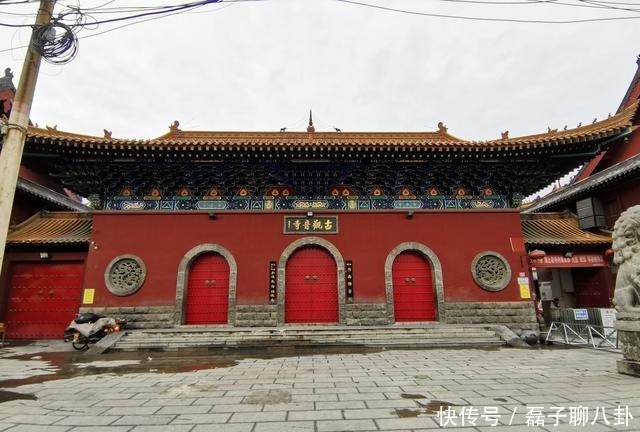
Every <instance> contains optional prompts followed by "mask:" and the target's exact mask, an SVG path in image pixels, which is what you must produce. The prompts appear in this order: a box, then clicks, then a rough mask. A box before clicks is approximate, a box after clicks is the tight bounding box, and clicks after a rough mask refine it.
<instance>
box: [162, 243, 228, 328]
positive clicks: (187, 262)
mask: <svg viewBox="0 0 640 432" xmlns="http://www.w3.org/2000/svg"><path fill="white" fill-rule="evenodd" d="M209 252H214V253H217V254H220V255H222V256H223V257H224V259H226V260H227V264H229V309H228V311H227V325H230V326H233V325H235V322H236V284H237V280H238V266H237V264H236V260H235V258H234V257H233V255H232V254H231V252H229V250H228V249H226V248H224V247H222V246H220V245H218V244H213V243H205V244H201V245H198V246H196V247H194V248H192V249H191V250H189V251H188V252H187V253H186V254H184V256H183V257H182V260H180V265H179V266H178V281H177V283H176V313H175V320H174V323H175V325H184V308H185V302H186V295H185V294H186V293H187V287H188V285H189V269H190V268H191V264H192V263H193V261H194V260H195V259H196V258H197V257H199V256H200V255H202V254H204V253H209Z"/></svg>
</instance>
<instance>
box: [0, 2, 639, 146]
mask: <svg viewBox="0 0 640 432" xmlns="http://www.w3.org/2000/svg"><path fill="white" fill-rule="evenodd" d="M179 1H180V0H175V1H171V2H160V1H156V2H153V3H152V2H150V1H148V0H147V1H146V2H145V1H137V0H116V1H114V2H111V3H110V4H109V5H108V6H107V7H114V6H125V5H127V6H129V5H133V4H137V5H141V4H145V5H149V4H163V3H164V4H166V3H172V4H173V3H176V4H177V3H178V2H179ZM504 1H506V0H504ZM515 1H518V0H515ZM522 1H523V2H525V3H526V4H521V5H515V4H501V5H496V4H481V5H474V4H471V3H456V2H452V1H441V0H440V1H439V0H396V1H391V0H387V1H381V0H377V1H376V0H370V1H368V3H369V4H374V5H385V6H389V7H393V8H400V9H405V10H409V11H412V12H422V13H432V14H433V13H436V14H448V15H464V16H471V17H486V18H517V19H542V20H573V19H583V18H605V17H621V16H624V17H640V2H638V6H637V7H636V6H633V7H635V8H636V9H637V10H638V12H624V13H622V12H619V11H615V10H610V9H601V8H600V9H594V8H586V7H576V6H562V5H560V4H558V3H552V4H549V3H547V4H541V3H537V2H533V1H527V0H522ZM562 1H563V2H567V3H571V4H574V5H576V4H578V5H583V6H584V5H589V3H587V0H582V1H575V0H562ZM609 1H615V0H609ZM619 1H626V2H627V3H629V2H631V1H637V0H619ZM61 3H64V4H69V3H70V2H68V1H62V2H59V4H58V5H57V6H56V12H60V11H61V10H62V9H64V7H63V5H62V4H61ZM79 3H80V6H81V7H83V8H86V7H90V6H91V7H94V6H99V5H101V4H104V3H107V0H93V1H89V0H79ZM607 4H608V5H611V4H610V3H607ZM625 7H632V6H629V5H626V6H625ZM36 8H37V3H31V4H28V5H26V6H18V5H8V4H5V5H2V3H0V21H2V22H5V23H14V24H16V23H32V22H33V18H32V17H30V16H17V15H9V14H7V12H9V13H12V14H13V13H28V12H31V13H33V12H35V10H36ZM113 27H114V26H108V25H101V26H100V27H98V28H97V29H93V30H92V29H83V30H82V31H81V32H80V33H79V36H80V37H81V39H80V41H79V51H78V55H77V57H76V58H75V59H74V60H73V61H72V62H70V63H69V64H67V65H63V66H56V65H50V64H48V63H44V62H43V66H42V69H41V72H40V77H39V80H38V86H37V89H36V95H35V101H34V104H33V108H32V111H31V118H32V120H33V121H34V122H36V123H38V125H39V126H40V127H43V126H45V125H49V126H53V125H57V127H58V130H65V131H71V132H76V133H83V134H89V135H97V136H102V133H103V132H102V131H103V129H107V130H110V131H112V132H113V137H114V138H153V137H157V136H160V135H162V134H164V133H166V132H167V131H168V127H169V125H170V124H171V122H172V121H173V120H179V121H180V128H181V129H183V130H216V131H230V130H239V131H278V130H279V129H280V128H282V127H287V128H288V129H287V130H289V131H302V130H304V129H305V127H306V124H307V119H308V113H309V110H310V109H312V110H313V118H314V123H315V125H316V130H317V131H333V128H334V127H338V128H341V129H342V131H345V132H346V131H433V130H436V129H437V127H436V125H437V123H438V122H439V121H442V122H444V123H445V124H446V125H447V126H448V128H449V132H450V133H451V134H453V135H455V136H458V137H460V138H465V139H475V140H484V139H494V138H499V137H500V132H502V131H505V130H509V131H510V136H511V137H514V136H520V135H527V134H532V133H540V132H546V130H547V127H548V126H550V127H552V128H562V127H564V125H568V126H569V127H575V126H576V125H577V124H578V123H579V122H582V123H585V124H586V123H590V122H591V121H593V119H594V118H595V117H598V118H605V117H606V116H607V114H608V113H614V112H615V111H616V110H617V108H618V105H619V104H620V101H621V99H622V98H623V96H624V94H625V91H626V90H627V88H628V86H629V84H630V81H631V79H632V77H633V75H634V73H635V71H636V68H637V65H636V57H637V55H638V54H640V19H627V20H620V21H607V22H589V23H581V24H524V23H506V22H495V21H494V22H482V21H471V20H459V19H451V18H436V17H427V16H420V15H415V14H407V13H399V12H393V11H389V10H382V9H375V8H370V7H365V6H362V5H356V4H352V3H345V2H340V1H336V0H265V1H244V2H236V3H230V4H222V5H220V4H218V5H210V6H206V7H203V8H201V9H199V10H198V12H191V13H184V14H180V15H175V16H171V17H167V18H164V19H159V20H153V21H149V22H145V23H141V24H137V25H132V26H129V27H126V28H122V29H118V30H114V31H112V32H109V33H106V34H102V35H98V36H95V37H90V38H86V39H82V38H83V37H86V36H91V35H93V34H95V33H97V32H100V31H104V30H107V29H110V28H113ZM28 37H29V30H28V29H15V28H7V27H0V41H2V45H0V49H5V50H6V49H8V48H12V47H20V46H22V45H24V43H25V42H26V41H27V40H28ZM23 57H24V49H23V48H15V49H13V50H9V51H5V52H2V53H0V59H1V61H0V66H2V68H4V67H11V68H12V69H13V71H14V73H15V78H14V82H15V84H16V85H17V84H18V78H19V74H20V71H21V68H22V59H23Z"/></svg>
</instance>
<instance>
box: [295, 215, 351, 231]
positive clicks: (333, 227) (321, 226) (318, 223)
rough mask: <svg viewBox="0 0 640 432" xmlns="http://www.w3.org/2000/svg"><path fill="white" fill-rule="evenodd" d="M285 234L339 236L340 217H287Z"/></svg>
mask: <svg viewBox="0 0 640 432" xmlns="http://www.w3.org/2000/svg"><path fill="white" fill-rule="evenodd" d="M284 233H285V234H337V233H338V216H285V217H284Z"/></svg>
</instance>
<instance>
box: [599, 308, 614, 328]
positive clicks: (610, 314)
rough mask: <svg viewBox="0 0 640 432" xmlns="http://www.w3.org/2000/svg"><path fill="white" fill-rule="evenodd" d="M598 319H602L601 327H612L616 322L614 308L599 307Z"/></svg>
mask: <svg viewBox="0 0 640 432" xmlns="http://www.w3.org/2000/svg"><path fill="white" fill-rule="evenodd" d="M600 319H601V320H602V327H605V328H613V327H614V326H615V323H616V310H615V309H600Z"/></svg>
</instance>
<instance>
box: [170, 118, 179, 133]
mask: <svg viewBox="0 0 640 432" xmlns="http://www.w3.org/2000/svg"><path fill="white" fill-rule="evenodd" d="M178 126H180V122H179V121H178V120H174V121H173V123H171V126H169V130H170V131H171V132H180V129H178Z"/></svg>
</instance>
